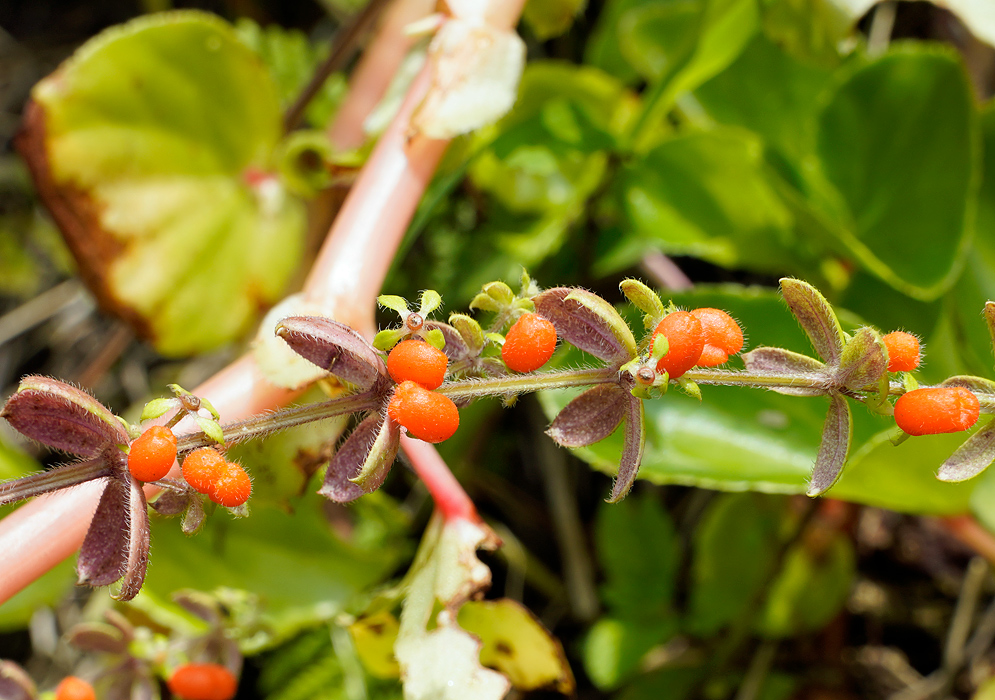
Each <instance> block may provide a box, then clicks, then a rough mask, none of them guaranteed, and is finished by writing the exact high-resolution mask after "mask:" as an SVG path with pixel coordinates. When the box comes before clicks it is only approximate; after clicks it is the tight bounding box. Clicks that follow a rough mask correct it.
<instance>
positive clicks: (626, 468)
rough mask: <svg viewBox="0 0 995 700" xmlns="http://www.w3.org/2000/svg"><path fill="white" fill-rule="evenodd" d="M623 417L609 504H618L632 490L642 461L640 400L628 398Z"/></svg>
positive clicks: (641, 409)
mask: <svg viewBox="0 0 995 700" xmlns="http://www.w3.org/2000/svg"><path fill="white" fill-rule="evenodd" d="M627 408H628V410H627V411H626V416H625V442H624V444H623V447H622V458H621V460H620V461H619V465H618V476H617V477H616V478H615V485H614V486H613V487H612V494H611V496H610V497H609V498H608V502H609V503H618V502H619V501H621V500H622V499H623V498H625V495H626V494H627V493H629V489H631V488H632V483H633V482H634V481H635V480H636V475H637V474H638V473H639V465H640V464H641V463H642V461H643V447H644V446H645V444H646V427H645V425H644V420H643V418H644V415H643V414H644V409H643V401H642V399H637V398H636V397H635V396H630V397H629V403H628V406H627Z"/></svg>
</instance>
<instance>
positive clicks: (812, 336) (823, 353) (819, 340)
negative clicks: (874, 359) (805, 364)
mask: <svg viewBox="0 0 995 700" xmlns="http://www.w3.org/2000/svg"><path fill="white" fill-rule="evenodd" d="M781 295H782V296H783V297H784V301H785V302H786V303H787V304H788V308H790V309H791V313H793V314H794V315H795V318H796V319H798V323H800V324H801V327H802V330H804V331H805V333H806V334H807V335H808V338H809V340H811V341H812V346H813V347H814V348H815V351H816V352H817V353H819V356H820V357H822V359H824V360H825V361H826V362H836V361H837V360H839V358H840V355H841V354H842V352H843V341H844V336H843V329H842V328H841V327H840V322H839V320H838V319H837V318H836V312H835V311H833V307H832V306H830V305H829V302H828V301H826V298H825V297H824V296H822V294H821V293H820V292H819V290H818V289H816V288H815V287H813V286H812V285H810V284H809V283H808V282H803V281H802V280H796V279H792V278H790V277H785V278H784V279H782V280H781Z"/></svg>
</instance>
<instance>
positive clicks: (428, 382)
mask: <svg viewBox="0 0 995 700" xmlns="http://www.w3.org/2000/svg"><path fill="white" fill-rule="evenodd" d="M448 366H449V358H448V357H446V353H444V352H442V351H441V350H439V349H438V348H436V347H434V346H432V345H429V344H428V343H426V342H425V341H424V340H415V339H414V338H409V339H408V340H402V341H401V342H400V343H398V344H397V345H395V346H394V349H393V350H391V351H390V354H389V355H388V356H387V371H388V372H390V376H391V378H392V379H393V380H394V381H395V382H397V383H398V384H400V383H401V382H407V381H411V382H415V383H416V384H421V385H422V386H423V387H425V388H426V389H438V388H439V386H440V385H441V384H442V380H443V379H445V377H446V368H447V367H448Z"/></svg>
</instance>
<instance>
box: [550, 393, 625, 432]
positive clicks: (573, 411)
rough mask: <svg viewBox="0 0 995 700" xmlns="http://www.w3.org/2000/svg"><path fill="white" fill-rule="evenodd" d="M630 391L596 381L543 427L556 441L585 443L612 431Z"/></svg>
mask: <svg viewBox="0 0 995 700" xmlns="http://www.w3.org/2000/svg"><path fill="white" fill-rule="evenodd" d="M631 398H632V395H631V394H629V392H627V391H625V390H624V389H622V388H621V387H619V386H617V385H615V384H599V385H598V386H596V387H593V388H591V389H588V390H587V391H585V392H584V393H583V394H581V395H580V396H578V397H577V398H575V399H574V400H573V401H571V402H570V403H568V404H567V405H566V406H565V407H564V408H563V410H562V411H560V413H559V415H557V416H556V419H555V420H554V421H553V423H552V425H550V426H549V428H548V429H547V430H546V434H547V435H549V436H550V437H551V438H553V440H555V441H556V443H557V444H558V445H561V446H563V447H586V446H588V445H591V444H594V443H595V442H598V441H599V440H604V439H605V438H606V437H608V436H609V435H611V434H612V433H613V432H615V429H616V428H618V425H619V423H621V422H622V419H623V418H624V417H625V415H626V410H627V409H628V405H629V400H630V399H631Z"/></svg>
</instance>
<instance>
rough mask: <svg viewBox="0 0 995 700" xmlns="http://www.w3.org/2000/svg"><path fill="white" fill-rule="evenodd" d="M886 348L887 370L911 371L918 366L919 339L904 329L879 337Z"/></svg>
mask: <svg viewBox="0 0 995 700" xmlns="http://www.w3.org/2000/svg"><path fill="white" fill-rule="evenodd" d="M881 340H882V341H884V346H885V347H886V348H888V371H889V372H911V371H912V370H914V369H915V368H916V367H918V366H919V339H918V338H916V337H915V336H914V335H912V334H911V333H906V332H905V331H894V332H892V333H889V334H888V335H885V336H883V337H882V338H881Z"/></svg>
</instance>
